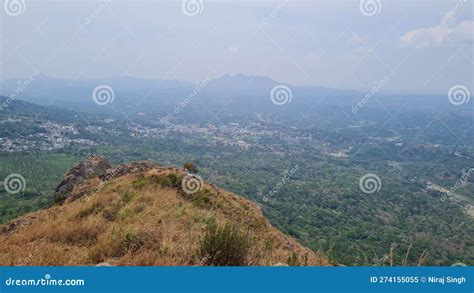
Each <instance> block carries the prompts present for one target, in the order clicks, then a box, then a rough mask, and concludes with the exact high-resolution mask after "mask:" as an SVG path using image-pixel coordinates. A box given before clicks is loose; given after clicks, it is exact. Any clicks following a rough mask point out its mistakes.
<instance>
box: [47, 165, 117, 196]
mask: <svg viewBox="0 0 474 293" xmlns="http://www.w3.org/2000/svg"><path fill="white" fill-rule="evenodd" d="M110 168H112V165H111V164H110V162H109V161H108V160H107V159H106V158H104V157H100V156H92V157H89V158H88V159H86V160H85V161H82V162H80V163H78V164H76V165H75V166H74V167H73V168H72V169H71V170H70V171H69V172H67V173H66V175H65V176H64V179H63V181H62V182H61V183H60V184H59V186H58V187H57V188H56V190H55V192H54V201H55V202H57V203H62V202H64V201H66V200H67V199H69V198H70V197H71V196H73V194H74V193H73V191H74V188H75V186H77V185H79V184H80V183H82V182H83V181H84V180H89V179H92V178H103V177H104V176H105V175H106V174H107V170H108V169H110ZM80 196H81V195H80V194H75V195H74V197H75V198H77V197H80Z"/></svg>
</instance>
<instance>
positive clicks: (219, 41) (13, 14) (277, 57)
mask: <svg viewBox="0 0 474 293" xmlns="http://www.w3.org/2000/svg"><path fill="white" fill-rule="evenodd" d="M187 2H193V3H187ZM364 2H370V3H364ZM2 4H3V5H2V8H3V9H2V11H1V13H2V14H1V25H2V27H1V49H2V51H1V73H2V77H1V78H3V79H6V78H10V77H25V76H29V75H31V74H34V72H35V71H39V72H41V73H43V74H46V75H51V76H54V77H67V78H78V77H104V76H119V75H129V76H136V77H145V78H160V79H179V80H186V81H198V80H202V79H205V78H206V77H207V76H212V77H217V76H220V75H223V74H227V73H228V74H237V73H244V74H249V75H265V76H270V77H272V78H273V79H275V80H278V81H284V82H289V83H292V84H297V85H304V84H311V85H321V86H328V87H337V88H353V89H363V90H365V89H368V88H370V87H372V86H374V85H375V84H377V83H379V82H380V81H381V80H383V79H384V77H385V76H388V77H390V82H388V83H387V84H386V86H384V89H383V90H384V91H387V92H389V91H392V92H393V91H396V92H416V93H419V92H427V93H430V92H431V93H446V92H447V91H448V90H449V88H450V87H451V86H453V85H457V84H462V85H464V86H466V87H468V88H469V89H470V90H471V92H473V91H472V89H473V68H474V64H473V62H474V58H473V39H474V31H473V30H474V29H473V24H474V21H473V2H472V1H471V0H468V1H463V0H456V1H419V0H418V1H387V0H385V1H384V0H366V1H362V6H361V5H360V4H361V3H360V2H359V1H344V2H336V1H306V2H298V1H291V0H290V1H241V2H239V3H238V2H228V1H219V2H218V1H206V0H203V1H199V0H194V1H192V0H189V1H186V0H185V2H184V4H183V2H181V1H168V2H163V1H162V2H151V1H114V0H112V1H109V2H107V1H81V2H79V1H32V0H2ZM14 4H18V5H19V6H17V7H15V6H14ZM188 4H189V5H188ZM194 4H195V5H194ZM365 4H366V5H365ZM193 5H194V6H193ZM371 5H372V6H371ZM18 7H19V8H20V10H15V9H16V8H18ZM193 8H197V10H196V11H195V10H193ZM371 8H374V10H371ZM17 14H18V15H17ZM194 14H195V15H194ZM372 14H373V15H372ZM446 15H447V16H446Z"/></svg>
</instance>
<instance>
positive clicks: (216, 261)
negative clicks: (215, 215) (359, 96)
mask: <svg viewBox="0 0 474 293" xmlns="http://www.w3.org/2000/svg"><path fill="white" fill-rule="evenodd" d="M249 250H250V241H249V240H248V238H247V237H246V236H245V235H243V234H242V233H241V232H240V231H239V229H238V228H236V227H234V226H232V225H230V224H226V225H224V226H223V227H219V226H218V225H216V224H210V225H208V226H207V231H206V234H205V235H204V237H203V239H202V240H201V243H200V248H199V252H198V255H199V257H200V259H201V260H203V261H202V263H203V265H210V266H245V265H246V264H247V257H248V253H249Z"/></svg>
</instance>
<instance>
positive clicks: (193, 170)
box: [183, 162, 199, 174]
mask: <svg viewBox="0 0 474 293" xmlns="http://www.w3.org/2000/svg"><path fill="white" fill-rule="evenodd" d="M183 168H184V169H186V170H188V171H189V172H191V173H194V174H196V173H197V172H198V171H199V170H198V168H197V167H196V165H194V164H193V163H191V162H186V163H184V165H183Z"/></svg>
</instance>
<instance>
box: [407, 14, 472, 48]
mask: <svg viewBox="0 0 474 293" xmlns="http://www.w3.org/2000/svg"><path fill="white" fill-rule="evenodd" d="M473 40H474V21H463V22H461V23H459V24H457V25H454V26H450V25H448V24H443V25H438V26H433V27H424V28H419V29H415V30H412V31H409V32H407V33H406V34H404V35H403V36H402V37H401V38H400V44H401V45H402V46H404V47H413V48H432V47H438V46H443V45H446V44H449V43H459V42H472V41H473Z"/></svg>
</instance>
